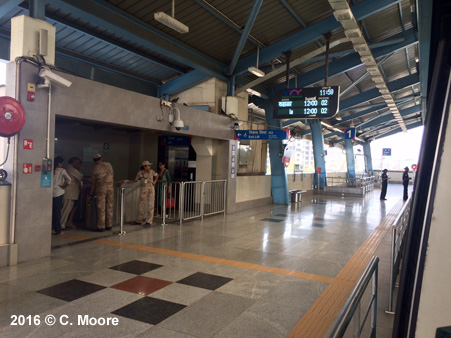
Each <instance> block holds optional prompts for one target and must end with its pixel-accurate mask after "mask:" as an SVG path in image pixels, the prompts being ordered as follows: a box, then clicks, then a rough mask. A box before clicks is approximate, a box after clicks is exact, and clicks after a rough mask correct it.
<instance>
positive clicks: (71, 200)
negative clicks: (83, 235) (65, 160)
mask: <svg viewBox="0 0 451 338" xmlns="http://www.w3.org/2000/svg"><path fill="white" fill-rule="evenodd" d="M82 166H83V162H82V161H81V160H80V159H79V158H78V157H72V158H71V159H70V160H69V164H68V165H67V168H66V171H67V173H68V174H69V176H70V178H71V182H70V184H69V185H68V186H67V187H66V193H65V194H64V197H63V212H62V216H61V228H62V229H65V228H72V229H75V228H76V226H75V225H74V223H73V217H74V214H75V210H76V209H77V206H76V205H75V206H74V204H75V203H76V202H77V201H78V197H79V195H80V191H81V190H82V181H83V174H82V173H81V169H82Z"/></svg>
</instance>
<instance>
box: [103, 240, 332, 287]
mask: <svg viewBox="0 0 451 338" xmlns="http://www.w3.org/2000/svg"><path fill="white" fill-rule="evenodd" d="M96 243H100V244H105V245H112V246H118V247H122V248H128V249H134V250H140V251H146V252H154V253H159V254H162V255H169V256H176V257H183V258H188V259H194V260H198V261H203V262H209V263H217V264H222V265H229V266H235V267H238V268H243V269H250V270H257V271H265V272H270V273H274V274H279V275H284V276H291V277H296V278H302V279H308V280H312V281H316V282H323V283H330V282H331V281H332V280H333V278H331V277H327V276H320V275H314V274H311V273H305V272H298V271H292V270H286V269H279V268H273V267H270V266H264V265H258V264H252V263H244V262H238V261H233V260H229V259H222V258H216V257H210V256H203V255H197V254H192V253H186V252H181V251H175V250H168V249H160V248H154V247H150V246H144V245H139V244H131V243H121V242H115V241H110V240H107V239H100V240H97V241H96Z"/></svg>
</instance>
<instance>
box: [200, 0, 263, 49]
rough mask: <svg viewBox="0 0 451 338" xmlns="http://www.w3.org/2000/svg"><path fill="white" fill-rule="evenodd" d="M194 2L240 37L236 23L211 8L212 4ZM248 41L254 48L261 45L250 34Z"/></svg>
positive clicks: (203, 0) (239, 30)
mask: <svg viewBox="0 0 451 338" xmlns="http://www.w3.org/2000/svg"><path fill="white" fill-rule="evenodd" d="M194 1H195V2H196V3H197V4H198V5H199V6H201V7H202V8H204V9H205V10H206V11H207V12H209V13H210V14H213V16H215V17H216V18H217V19H219V20H221V21H222V22H223V23H224V24H226V25H227V26H228V27H229V28H231V29H233V30H234V31H235V32H237V33H238V34H239V35H241V27H240V26H238V25H237V24H236V23H234V22H233V21H232V20H231V19H229V18H228V17H227V16H225V15H224V14H223V13H221V12H220V11H219V10H217V9H216V8H215V7H213V5H212V4H210V3H208V2H207V1H205V0H194ZM248 41H249V42H251V43H253V44H254V45H256V46H258V45H261V43H260V42H259V41H258V40H257V39H256V38H254V37H253V36H252V35H250V34H249V38H248Z"/></svg>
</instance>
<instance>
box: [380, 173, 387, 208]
mask: <svg viewBox="0 0 451 338" xmlns="http://www.w3.org/2000/svg"><path fill="white" fill-rule="evenodd" d="M387 172H388V170H387V169H384V170H382V175H381V181H382V189H381V200H384V201H385V200H386V198H385V195H387V185H388V175H387Z"/></svg>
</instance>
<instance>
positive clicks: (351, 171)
mask: <svg viewBox="0 0 451 338" xmlns="http://www.w3.org/2000/svg"><path fill="white" fill-rule="evenodd" d="M345 150H346V163H347V165H348V178H351V179H354V178H355V159H354V145H353V144H352V140H349V139H345Z"/></svg>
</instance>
